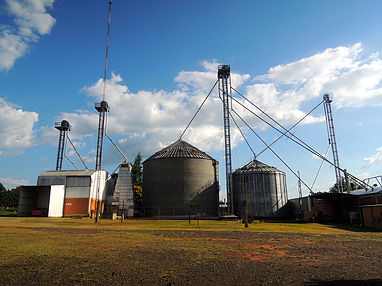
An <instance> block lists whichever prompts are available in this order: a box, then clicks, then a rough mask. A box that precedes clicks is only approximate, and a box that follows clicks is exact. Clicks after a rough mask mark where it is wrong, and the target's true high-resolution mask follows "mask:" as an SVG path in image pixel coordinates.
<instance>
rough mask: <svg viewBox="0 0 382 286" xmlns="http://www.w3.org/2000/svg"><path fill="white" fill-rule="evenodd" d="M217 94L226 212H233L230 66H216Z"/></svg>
mask: <svg viewBox="0 0 382 286" xmlns="http://www.w3.org/2000/svg"><path fill="white" fill-rule="evenodd" d="M218 79H219V96H220V97H221V98H222V100H223V120H224V147H225V170H226V186H227V201H228V212H229V213H231V214H233V213H234V209H233V187H232V162H231V131H230V116H229V109H230V100H229V98H230V96H231V74H230V66H228V65H221V66H219V67H218Z"/></svg>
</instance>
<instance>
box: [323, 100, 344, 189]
mask: <svg viewBox="0 0 382 286" xmlns="http://www.w3.org/2000/svg"><path fill="white" fill-rule="evenodd" d="M331 102H332V100H331V99H330V98H329V94H324V111H325V117H326V127H327V130H328V137H329V138H328V139H329V144H330V145H331V146H332V152H333V161H334V162H333V163H334V165H335V166H334V171H335V173H336V180H337V190H338V192H339V193H342V191H343V187H342V176H341V170H340V169H339V166H340V162H339V160H338V151H337V143H336V135H335V132H334V123H333V113H332V107H331V105H330V104H331Z"/></svg>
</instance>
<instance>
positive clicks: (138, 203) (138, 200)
mask: <svg viewBox="0 0 382 286" xmlns="http://www.w3.org/2000/svg"><path fill="white" fill-rule="evenodd" d="M142 195H143V194H142V187H140V186H134V207H135V208H136V209H140V208H142Z"/></svg>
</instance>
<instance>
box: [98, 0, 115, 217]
mask: <svg viewBox="0 0 382 286" xmlns="http://www.w3.org/2000/svg"><path fill="white" fill-rule="evenodd" d="M111 4H112V1H111V0H110V1H109V19H108V25H107V40H106V59H105V69H104V76H103V93H102V101H101V102H100V103H96V104H95V109H96V110H97V111H98V112H99V117H98V138H97V154H96V170H98V171H101V170H102V147H103V134H104V131H105V115H106V112H109V105H108V104H107V102H106V101H105V94H106V74H107V62H108V55H109V40H110V22H111ZM100 185H101V173H100V172H98V175H97V192H96V201H97V210H96V219H95V222H96V223H97V222H98V220H99V215H100V199H101V198H100Z"/></svg>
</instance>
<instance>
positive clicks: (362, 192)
mask: <svg viewBox="0 0 382 286" xmlns="http://www.w3.org/2000/svg"><path fill="white" fill-rule="evenodd" d="M378 193H382V188H381V187H378V188H374V189H359V190H355V191H352V192H350V194H351V195H354V196H365V195H373V194H378Z"/></svg>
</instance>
